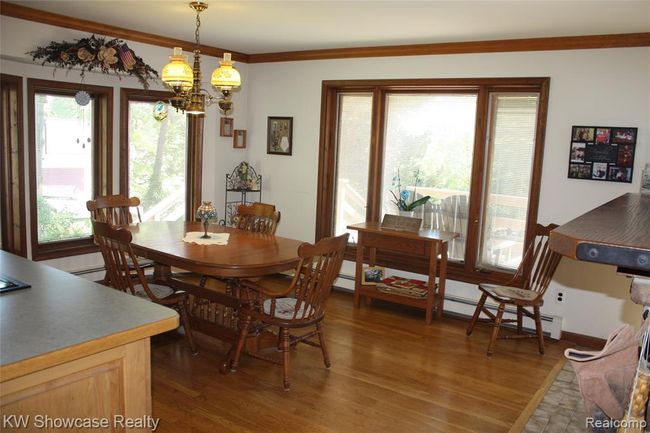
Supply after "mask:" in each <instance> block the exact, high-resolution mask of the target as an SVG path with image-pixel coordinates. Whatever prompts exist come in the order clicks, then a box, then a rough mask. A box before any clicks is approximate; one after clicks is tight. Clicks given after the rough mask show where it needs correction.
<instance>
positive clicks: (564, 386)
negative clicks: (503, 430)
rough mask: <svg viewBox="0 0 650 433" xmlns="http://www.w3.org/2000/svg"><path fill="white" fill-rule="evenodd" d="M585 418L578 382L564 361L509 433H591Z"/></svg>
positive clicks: (552, 372) (569, 365) (562, 360)
mask: <svg viewBox="0 0 650 433" xmlns="http://www.w3.org/2000/svg"><path fill="white" fill-rule="evenodd" d="M585 418H586V416H585V409H584V406H583V404H582V396H581V395H580V388H579V386H578V379H577V378H576V375H575V373H574V372H573V368H572V367H571V364H570V363H569V362H568V361H567V360H566V359H564V358H562V359H560V360H559V361H558V363H557V365H556V366H555V367H554V368H553V370H552V371H551V373H550V374H549V376H548V378H547V380H546V382H545V384H544V385H543V386H542V387H541V388H540V389H539V391H538V392H537V393H536V394H535V396H534V397H533V398H532V399H531V401H530V402H529V403H528V406H526V408H525V409H524V410H523V412H522V413H521V415H520V416H519V418H518V419H517V421H516V422H515V424H514V425H513V427H512V428H511V429H510V432H509V433H520V432H523V433H583V432H584V433H587V432H588V430H587V427H586V426H585Z"/></svg>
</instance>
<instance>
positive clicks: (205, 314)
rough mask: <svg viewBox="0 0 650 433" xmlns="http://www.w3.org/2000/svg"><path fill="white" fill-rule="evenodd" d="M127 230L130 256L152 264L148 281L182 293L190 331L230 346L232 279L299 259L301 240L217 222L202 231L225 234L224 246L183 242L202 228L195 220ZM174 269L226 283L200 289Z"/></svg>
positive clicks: (234, 303)
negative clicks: (255, 231) (150, 261)
mask: <svg viewBox="0 0 650 433" xmlns="http://www.w3.org/2000/svg"><path fill="white" fill-rule="evenodd" d="M128 229H129V230H130V232H131V234H132V241H131V246H132V248H133V251H134V252H135V254H137V255H138V256H140V257H144V258H147V259H150V260H152V261H153V262H154V281H156V282H159V283H163V284H165V285H168V286H170V287H172V288H174V289H180V290H184V291H186V292H187V293H188V295H189V296H188V298H189V302H188V303H189V308H188V310H189V315H190V323H191V326H192V330H195V331H198V332H201V333H204V334H207V335H210V336H212V337H216V338H218V339H220V340H222V341H225V342H228V343H231V345H233V344H235V342H236V341H237V338H238V330H237V310H238V308H239V306H240V300H239V298H238V296H237V293H236V283H235V282H236V280H237V279H241V278H254V277H264V276H268V275H272V274H275V273H278V272H282V271H287V270H291V269H294V268H295V267H296V265H297V264H298V262H299V257H298V247H299V246H300V245H301V244H302V243H303V242H302V241H298V240H295V239H289V238H284V237H281V236H275V235H268V234H262V233H252V232H249V231H245V230H240V229H237V228H233V227H227V226H222V225H218V224H211V225H209V227H208V235H210V234H224V233H227V234H228V240H227V243H226V244H224V245H215V244H212V245H202V244H197V243H193V242H186V241H184V240H183V239H184V237H185V236H186V234H187V233H189V232H203V224H202V223H200V222H183V221H173V222H168V221H147V222H141V223H136V224H131V225H129V226H128ZM172 268H174V269H173V271H174V272H172ZM179 271H188V272H191V273H193V274H195V275H196V276H210V277H216V278H219V279H221V280H223V281H226V282H227V283H226V284H225V285H222V286H225V287H226V290H217V289H214V288H211V287H203V286H201V285H199V284H196V283H193V282H191V279H190V280H189V281H188V279H187V278H184V276H185V275H186V274H183V273H182V272H179ZM195 280H196V278H195ZM287 285H288V283H287ZM233 288H234V289H233ZM229 362H230V353H229V355H228V356H227V357H226V359H225V361H224V364H223V365H222V366H221V370H222V372H225V371H227V370H228V369H229V367H228V363H229Z"/></svg>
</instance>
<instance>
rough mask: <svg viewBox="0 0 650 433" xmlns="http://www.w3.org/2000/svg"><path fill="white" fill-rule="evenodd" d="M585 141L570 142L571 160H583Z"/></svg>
mask: <svg viewBox="0 0 650 433" xmlns="http://www.w3.org/2000/svg"><path fill="white" fill-rule="evenodd" d="M585 147H586V144H585V143H571V158H570V161H571V162H585Z"/></svg>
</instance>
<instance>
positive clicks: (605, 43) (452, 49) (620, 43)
mask: <svg viewBox="0 0 650 433" xmlns="http://www.w3.org/2000/svg"><path fill="white" fill-rule="evenodd" d="M647 46H650V33H624V34H614V35H589V36H561V37H552V38H529V39H505V40H495V41H470V42H446V43H439V44H417V45H391V46H383V47H358V48H334V49H324V50H307V51H288V52H281V53H265V54H249V55H248V63H267V62H292V61H301V60H326V59H350V58H360V57H393V56H395V57H398V56H425V55H440V54H469V53H500V52H514V51H555V50H583V49H596V48H624V47H647Z"/></svg>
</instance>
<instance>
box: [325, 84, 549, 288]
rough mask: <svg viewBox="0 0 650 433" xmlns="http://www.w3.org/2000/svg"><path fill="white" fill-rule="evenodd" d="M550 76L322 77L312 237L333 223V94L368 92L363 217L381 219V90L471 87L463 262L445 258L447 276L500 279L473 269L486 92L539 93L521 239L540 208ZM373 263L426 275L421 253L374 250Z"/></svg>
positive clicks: (503, 276)
mask: <svg viewBox="0 0 650 433" xmlns="http://www.w3.org/2000/svg"><path fill="white" fill-rule="evenodd" d="M549 86H550V78H549V77H523V78H455V79H396V80H325V81H323V83H322V90H321V129H320V146H319V162H318V190H317V204H316V240H319V239H321V238H323V237H327V236H331V235H332V233H333V228H334V208H335V203H334V200H335V196H334V195H335V181H336V152H337V149H336V133H337V125H336V120H337V113H338V94H339V93H353V92H372V93H373V114H372V120H371V138H370V155H369V156H370V164H369V168H368V172H369V180H368V203H367V209H366V221H379V220H380V219H381V215H379V213H380V210H381V209H380V208H381V196H380V195H381V179H382V170H383V154H384V152H383V150H384V127H385V122H386V119H385V115H386V94H388V93H397V92H399V93H402V92H412V93H419V92H427V93H434V92H454V93H460V92H472V93H476V94H477V113H476V124H475V137H474V140H475V142H474V154H473V162H472V179H471V183H470V197H471V199H470V201H469V208H468V226H467V231H468V234H467V244H466V246H465V261H464V262H449V263H448V266H447V277H448V278H450V279H453V280H458V281H464V282H468V283H479V282H491V283H497V284H503V283H505V282H507V281H509V280H510V279H511V278H512V276H513V274H514V271H513V272H512V273H510V272H506V271H505V270H493V269H478V268H477V263H478V248H479V235H480V221H481V212H482V206H483V203H484V187H485V186H484V178H485V170H486V169H487V167H486V164H487V162H486V159H485V155H486V152H487V145H488V142H487V137H486V134H487V132H488V128H489V125H488V121H489V119H488V117H489V116H488V113H489V102H490V101H489V95H490V93H492V92H500V93H503V92H528V91H529V92H535V93H538V94H539V106H538V114H537V127H536V132H535V149H534V153H533V162H532V170H531V184H530V192H529V201H528V210H527V221H526V234H525V242H526V244H528V243H529V242H530V240H531V239H532V237H533V236H534V229H535V224H536V222H537V214H538V208H539V194H540V189H541V176H542V163H543V155H544V138H545V131H546V118H547V112H548V95H549ZM355 254H356V246H355V245H352V244H350V245H348V248H347V250H346V254H345V258H346V259H347V260H352V261H354V260H355ZM377 262H378V264H380V265H383V266H388V267H391V268H395V269H401V270H405V271H411V272H416V273H420V274H426V273H427V269H428V263H427V261H426V260H425V259H424V258H419V257H413V256H405V255H403V254H398V253H394V252H382V251H378V254H377Z"/></svg>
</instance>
